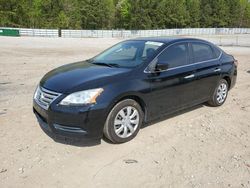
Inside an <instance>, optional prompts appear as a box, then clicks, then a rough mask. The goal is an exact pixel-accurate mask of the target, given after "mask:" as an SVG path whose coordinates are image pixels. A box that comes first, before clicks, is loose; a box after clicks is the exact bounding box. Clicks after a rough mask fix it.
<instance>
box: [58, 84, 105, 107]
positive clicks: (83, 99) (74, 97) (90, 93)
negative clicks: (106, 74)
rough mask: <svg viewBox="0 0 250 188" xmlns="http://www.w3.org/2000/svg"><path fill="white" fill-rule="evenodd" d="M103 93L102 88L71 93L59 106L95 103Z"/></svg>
mask: <svg viewBox="0 0 250 188" xmlns="http://www.w3.org/2000/svg"><path fill="white" fill-rule="evenodd" d="M102 92H103V89H102V88H98V89H90V90H85V91H79V92H75V93H72V94H70V95H68V96H67V97H65V98H64V99H63V100H62V101H61V102H60V105H83V104H93V103H96V98H97V97H98V96H99V95H100V94H101V93H102Z"/></svg>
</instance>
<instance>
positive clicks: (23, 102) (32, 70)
mask: <svg viewBox="0 0 250 188" xmlns="http://www.w3.org/2000/svg"><path fill="white" fill-rule="evenodd" d="M116 42H118V40H117V39H50V38H46V39H45V38H8V37H1V38H0V148H1V149H0V187H2V188H5V187H32V188H33V187H136V188H138V187H211V188H215V187H250V48H243V47H224V48H223V49H224V50H225V51H226V52H228V53H232V54H233V55H235V57H236V58H237V59H238V60H239V75H238V82H237V85H236V87H235V88H233V89H232V90H231V92H230V94H229V97H228V100H227V102H226V103H225V104H224V106H222V107H220V108H212V107H208V106H206V105H201V106H198V107H196V108H193V109H189V110H187V111H186V112H185V113H180V114H178V115H176V116H172V117H168V118H166V119H165V120H163V121H159V122H155V123H154V124H153V125H152V126H148V127H146V128H144V129H142V130H141V131H140V132H139V134H138V136H137V137H136V138H135V139H134V140H133V141H131V142H129V143H126V144H122V145H113V144H110V143H107V142H105V141H103V140H102V141H101V144H97V145H95V144H94V143H82V142H72V141H70V140H63V139H56V140H54V139H52V138H51V137H48V136H47V135H46V134H45V133H44V132H43V131H42V130H41V128H40V127H39V126H38V123H37V121H36V119H35V117H34V115H33V113H32V95H33V92H34V90H35V87H36V85H37V83H38V82H39V80H40V79H41V77H42V76H43V75H44V74H45V73H46V72H47V71H49V70H51V69H52V68H55V67H58V66H59V65H63V64H66V63H70V62H74V61H78V60H82V59H86V58H88V57H91V56H93V55H95V54H97V53H98V52H99V51H101V50H103V49H105V48H106V47H108V46H110V45H111V44H114V43H116Z"/></svg>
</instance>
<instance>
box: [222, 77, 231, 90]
mask: <svg viewBox="0 0 250 188" xmlns="http://www.w3.org/2000/svg"><path fill="white" fill-rule="evenodd" d="M222 78H223V79H224V80H226V81H227V83H228V88H229V89H230V88H231V78H230V77H229V76H227V75H226V76H223V77H222Z"/></svg>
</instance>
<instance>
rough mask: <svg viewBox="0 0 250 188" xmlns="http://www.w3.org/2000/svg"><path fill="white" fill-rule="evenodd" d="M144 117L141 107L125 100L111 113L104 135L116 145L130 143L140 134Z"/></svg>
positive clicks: (132, 101)
mask: <svg viewBox="0 0 250 188" xmlns="http://www.w3.org/2000/svg"><path fill="white" fill-rule="evenodd" d="M143 117H144V114H143V111H142V109H141V106H140V105H139V104H138V103H137V102H136V101H134V100H132V99H125V100H123V101H121V102H119V103H117V104H116V105H115V106H114V107H113V109H112V110H111V111H110V113H109V115H108V117H107V120H106V123H105V125H104V130H103V132H104V135H105V137H106V138H108V139H109V140H110V141H111V142H113V143H116V144H118V143H124V142H128V141H130V140H132V139H133V138H134V137H135V136H136V135H137V133H138V132H139V130H140V128H141V125H142V122H143Z"/></svg>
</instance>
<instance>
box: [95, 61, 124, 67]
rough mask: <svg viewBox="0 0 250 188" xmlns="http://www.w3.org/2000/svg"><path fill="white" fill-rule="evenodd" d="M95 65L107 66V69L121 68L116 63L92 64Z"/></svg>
mask: <svg viewBox="0 0 250 188" xmlns="http://www.w3.org/2000/svg"><path fill="white" fill-rule="evenodd" d="M91 63H92V64H95V65H101V66H107V67H120V66H119V65H118V64H115V63H101V62H91Z"/></svg>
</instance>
